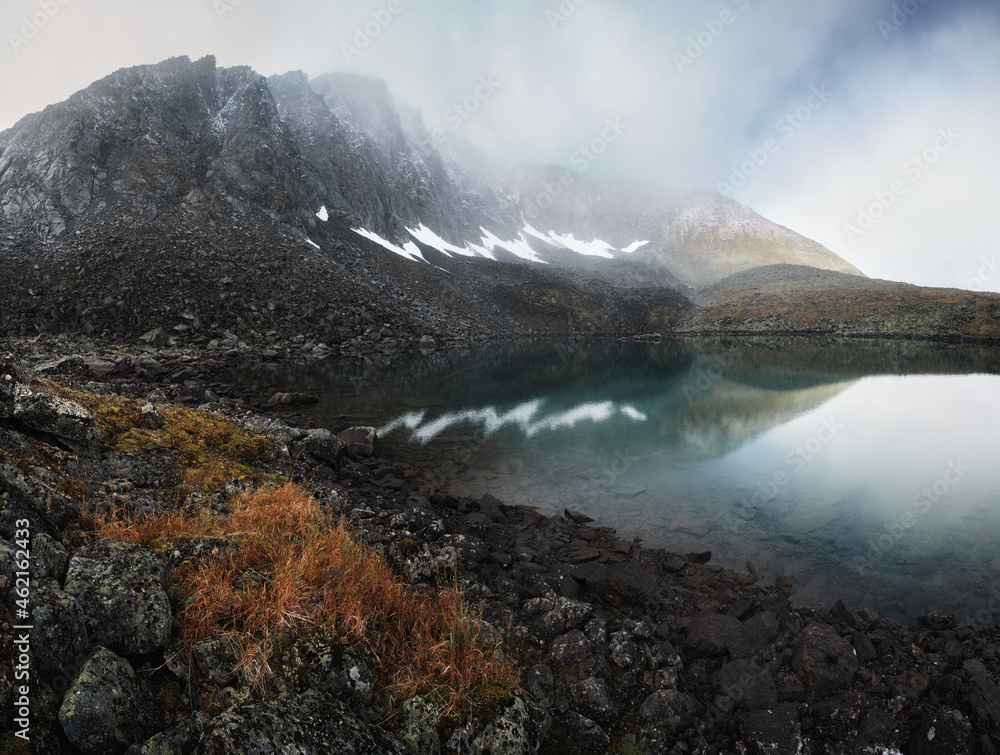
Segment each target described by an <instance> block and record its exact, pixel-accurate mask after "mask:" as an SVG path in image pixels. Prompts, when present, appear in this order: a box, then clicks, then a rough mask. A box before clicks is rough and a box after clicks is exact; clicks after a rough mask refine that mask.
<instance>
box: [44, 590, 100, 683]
mask: <svg viewBox="0 0 1000 755" xmlns="http://www.w3.org/2000/svg"><path fill="white" fill-rule="evenodd" d="M31 619H32V626H33V629H32V630H31V652H32V655H33V656H34V658H35V663H36V664H37V667H38V672H39V673H40V674H41V675H42V677H43V678H45V679H51V678H52V677H54V676H56V675H58V674H60V673H63V672H64V670H65V669H67V668H70V667H71V666H72V665H73V664H74V663H76V662H77V661H78V660H79V659H80V658H81V657H82V656H83V655H84V653H86V652H87V649H88V643H87V627H86V624H85V621H84V615H83V609H82V608H80V604H79V603H78V602H77V601H76V599H75V598H74V597H73V596H71V595H67V594H66V593H65V592H63V591H62V590H61V589H59V585H58V583H56V581H55V580H52V579H42V580H39V581H36V582H34V583H33V584H32V590H31Z"/></svg>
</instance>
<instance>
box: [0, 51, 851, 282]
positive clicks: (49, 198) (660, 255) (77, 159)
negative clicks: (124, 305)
mask: <svg viewBox="0 0 1000 755" xmlns="http://www.w3.org/2000/svg"><path fill="white" fill-rule="evenodd" d="M0 149H2V151H0V194H2V197H3V199H2V203H0V217H2V219H3V221H4V224H5V225H13V226H16V227H18V228H27V229H30V230H31V231H32V232H33V233H34V234H35V235H37V236H38V237H40V238H42V239H49V238H58V237H60V236H62V235H63V234H65V233H66V232H67V231H72V230H74V229H75V228H76V227H77V226H78V225H80V224H82V223H86V222H87V221H88V220H89V219H90V218H91V217H92V216H94V215H97V214H99V213H100V212H102V211H104V210H106V209H107V208H109V207H114V208H115V210H116V211H120V210H121V209H122V208H123V207H124V208H128V209H130V210H131V211H132V212H133V213H134V214H135V215H136V216H137V217H140V218H143V219H147V220H148V219H150V218H153V217H155V216H156V214H157V212H158V211H159V210H160V209H161V208H162V205H163V203H164V202H172V203H180V204H181V205H182V206H183V207H184V208H185V209H186V210H187V211H189V212H192V213H194V214H205V215H208V216H210V217H212V218H213V219H215V218H217V217H218V216H219V215H225V214H227V213H241V214H242V213H259V214H261V215H264V216H267V217H269V218H271V219H272V220H274V221H276V222H278V223H281V224H283V225H285V226H286V227H288V228H291V229H293V230H295V231H298V232H301V233H308V232H311V231H312V230H314V229H315V228H316V226H317V224H318V223H321V222H323V221H322V220H321V219H320V218H323V217H329V215H330V214H331V213H335V214H340V215H342V216H343V217H344V218H347V219H349V224H350V225H351V227H352V228H353V229H357V230H358V231H365V232H366V235H367V236H368V237H369V238H370V239H373V240H375V241H376V243H379V244H381V245H382V246H383V247H385V248H387V249H389V250H390V251H397V252H398V253H400V254H402V255H403V256H406V257H410V258H411V259H413V260H418V259H419V258H421V257H422V256H423V250H424V249H426V248H430V249H432V250H437V251H439V252H442V253H444V254H446V255H456V254H457V255H466V256H480V257H486V258H496V259H508V260H509V259H510V258H511V257H512V256H513V257H514V258H515V259H521V260H528V261H533V262H539V261H545V262H552V263H555V264H560V265H564V266H567V265H571V264H572V263H573V262H579V261H581V260H580V258H584V260H583V261H584V262H585V261H586V259H585V258H587V257H591V258H597V259H605V260H609V259H610V260H622V259H628V260H631V259H632V258H633V257H635V258H636V259H638V260H639V261H640V264H638V265H637V266H636V267H639V268H641V267H642V266H643V265H645V266H649V267H652V268H657V267H659V268H665V269H666V270H672V271H673V272H675V273H677V274H678V275H679V277H681V278H682V279H684V280H686V281H688V282H690V283H694V284H701V283H704V282H707V281H710V280H714V279H717V278H719V277H723V276H724V275H726V274H729V273H732V272H736V271H738V270H741V269H745V268H747V267H753V266H756V265H760V264H769V263H775V262H791V263H796V264H810V265H814V266H817V267H825V268H829V269H835V270H841V271H844V272H857V271H856V270H855V269H854V268H852V267H851V266H850V265H848V264H847V263H845V262H844V261H843V260H841V259H839V258H838V257H836V255H833V254H832V253H831V252H829V251H828V250H825V249H823V248H822V247H821V246H819V245H818V244H816V243H815V242H811V241H809V240H808V239H805V238H803V237H801V236H799V235H797V234H795V233H793V232H791V231H788V230H787V229H783V228H781V227H779V226H776V225H775V224H773V223H770V222H769V221H767V220H765V219H764V218H761V217H759V216H757V215H756V214H755V213H753V212H752V211H751V210H749V209H748V208H744V207H742V206H741V205H739V204H738V203H737V202H735V201H733V200H727V199H723V198H722V197H720V196H718V195H691V196H687V195H676V194H670V193H668V192H665V191H662V190H659V189H651V188H647V187H640V186H636V185H633V184H625V183H622V182H611V181H602V180H593V179H590V178H588V177H587V176H586V175H584V174H580V173H574V172H572V171H567V170H562V169H559V168H556V167H524V166H506V165H497V164H493V163H491V162H490V161H488V160H487V159H486V158H485V157H484V156H482V155H480V154H478V153H476V151H475V150H473V149H472V148H471V147H469V146H468V145H466V144H463V143H461V142H460V141H459V140H458V138H457V137H455V136H454V135H450V134H449V135H445V138H443V139H435V138H434V137H432V135H431V134H430V133H429V132H428V131H427V129H426V128H425V126H424V124H423V120H422V118H421V116H420V114H419V113H418V112H415V111H412V110H409V109H407V108H405V107H400V106H398V105H397V104H396V103H395V102H394V101H393V99H392V97H391V96H390V94H389V92H388V89H387V87H386V85H385V84H384V83H383V82H380V81H374V80H370V79H366V78H362V77H358V76H353V75H346V74H329V75H326V76H321V77H319V78H317V79H315V80H314V81H311V82H310V81H309V80H308V79H307V78H306V76H305V75H304V74H302V73H301V72H296V73H288V74H285V75H282V76H274V77H271V78H270V79H265V78H264V77H262V76H260V75H258V74H256V73H255V72H253V71H252V70H251V69H249V68H245V67H238V68H219V67H218V66H216V63H215V60H214V58H211V57H207V58H204V59H202V60H199V61H197V62H192V61H190V60H188V59H187V58H174V59H171V60H167V61H164V62H163V63H160V64H158V65H154V66H140V67H136V68H130V69H124V70H121V71H118V72H116V73H114V74H112V75H111V76H108V77H107V78H105V79H103V80H101V81H98V82H96V83H95V84H93V85H92V86H90V87H88V88H87V89H85V90H83V91H81V92H79V93H77V94H76V95H74V96H72V97H71V98H69V99H68V100H67V101H65V102H63V103H60V104H58V105H53V106H51V107H49V108H47V109H46V110H45V111H43V112H41V113H37V114H34V115H31V116H28V117H26V118H24V119H23V120H22V121H20V122H19V123H18V124H17V125H16V126H15V127H14V128H13V129H11V130H9V131H7V132H5V133H4V134H3V135H2V136H0ZM317 215H318V217H317ZM637 250H639V251H641V255H636V254H634V253H635V252H636V251H637ZM614 267H615V266H614V265H610V266H609V268H612V269H614ZM661 272H662V271H661ZM611 277H612V278H615V279H618V280H619V281H621V279H622V278H623V276H622V275H621V274H614V273H612V274H611ZM625 277H627V276H625ZM635 282H639V283H642V282H643V280H642V277H641V276H637V277H636V279H635ZM657 282H662V281H657Z"/></svg>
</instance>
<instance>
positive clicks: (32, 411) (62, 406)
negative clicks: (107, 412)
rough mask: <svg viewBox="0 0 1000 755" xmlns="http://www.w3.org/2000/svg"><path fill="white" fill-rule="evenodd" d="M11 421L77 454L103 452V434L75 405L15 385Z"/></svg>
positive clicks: (84, 410) (84, 411)
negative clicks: (12, 417) (51, 438)
mask: <svg viewBox="0 0 1000 755" xmlns="http://www.w3.org/2000/svg"><path fill="white" fill-rule="evenodd" d="M14 399H15V403H14V415H13V416H14V420H15V421H16V422H18V423H20V424H22V425H25V426H26V427H30V428H31V429H32V430H36V431H38V432H40V433H44V434H46V435H49V436H52V437H53V438H54V439H55V440H56V441H57V442H59V443H61V444H62V445H64V446H66V447H68V448H69V449H71V450H73V451H75V452H77V453H80V454H94V453H100V452H101V451H104V450H106V449H107V443H106V442H105V440H104V433H102V432H101V429H100V428H99V427H98V426H97V423H96V422H94V416H93V415H92V414H91V413H90V412H89V411H87V410H86V409H84V408H83V407H82V406H80V405H79V404H74V403H73V402H72V401H68V400H66V399H64V398H59V397H57V396H51V395H49V394H47V393H42V392H40V391H34V390H32V389H30V388H28V387H27V386H24V385H18V386H17V387H16V388H15V389H14Z"/></svg>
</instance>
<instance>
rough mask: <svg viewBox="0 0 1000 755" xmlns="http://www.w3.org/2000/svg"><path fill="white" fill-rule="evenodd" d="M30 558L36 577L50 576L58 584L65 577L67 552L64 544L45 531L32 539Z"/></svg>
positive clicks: (67, 563)
mask: <svg viewBox="0 0 1000 755" xmlns="http://www.w3.org/2000/svg"><path fill="white" fill-rule="evenodd" d="M31 560H32V562H33V570H32V571H33V574H34V575H35V576H36V577H39V578H42V577H50V578H52V579H54V580H55V581H56V582H58V583H59V584H62V582H63V580H64V579H65V578H66V568H67V567H68V566H69V552H68V551H67V550H66V546H64V545H63V544H62V543H60V542H59V541H58V540H56V539H55V538H53V537H51V536H49V535H47V534H46V533H44V532H39V533H38V534H37V535H35V537H34V538H33V539H32V541H31Z"/></svg>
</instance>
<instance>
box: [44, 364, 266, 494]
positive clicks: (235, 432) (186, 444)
mask: <svg viewBox="0 0 1000 755" xmlns="http://www.w3.org/2000/svg"><path fill="white" fill-rule="evenodd" d="M38 386H39V387H40V388H42V389H43V390H45V391H47V392H49V393H52V394H54V395H57V396H61V397H62V398H65V399H68V400H70V401H73V402H75V403H77V404H80V406H82V407H84V408H85V409H87V410H88V411H89V412H90V413H91V414H93V415H94V421H95V422H96V423H97V426H98V427H99V428H101V431H102V432H103V433H104V437H105V439H106V440H107V442H108V444H109V445H111V446H112V447H113V448H116V449H118V450H120V451H127V450H129V449H133V448H143V447H157V448H164V449H168V450H171V451H174V452H175V453H176V454H177V455H178V458H179V462H180V464H179V466H180V468H181V479H182V481H183V487H184V488H185V489H186V490H189V491H193V492H198V493H214V492H218V491H220V490H222V489H223V488H224V487H225V484H226V482H228V481H229V480H232V479H237V480H244V479H248V478H250V479H257V480H260V479H261V478H262V477H263V475H261V474H260V473H259V471H258V470H256V469H255V468H254V466H253V465H254V462H256V461H258V460H259V459H260V457H261V455H262V454H263V453H264V452H265V451H266V450H267V449H268V447H269V446H270V441H269V440H268V439H267V438H264V437H262V436H259V435H250V434H249V433H247V432H246V431H245V430H243V429H242V428H241V427H240V426H239V425H237V424H236V423H234V422H231V421H230V420H228V419H226V418H225V417H219V416H217V415H215V414H210V413H208V412H199V411H196V410H194V409H188V408H187V407H183V406H168V407H164V408H163V409H162V410H161V414H162V415H163V419H164V420H165V423H164V425H163V427H161V428H158V429H153V428H149V427H146V421H147V417H146V415H144V414H143V411H142V408H143V406H144V404H143V402H140V401H136V400H134V399H129V398H123V397H120V396H99V395H96V394H93V393H86V392H84V391H78V390H74V389H72V388H66V387H65V386H61V385H58V384H56V383H52V382H49V381H40V382H39V383H38Z"/></svg>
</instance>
